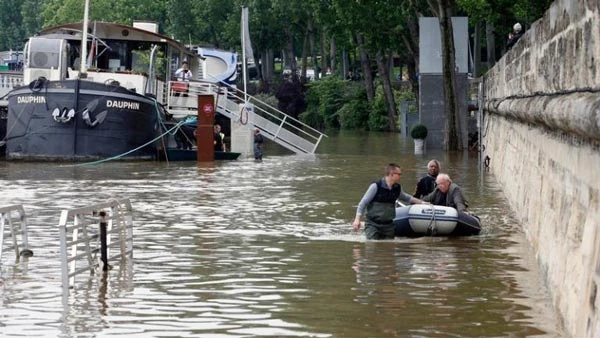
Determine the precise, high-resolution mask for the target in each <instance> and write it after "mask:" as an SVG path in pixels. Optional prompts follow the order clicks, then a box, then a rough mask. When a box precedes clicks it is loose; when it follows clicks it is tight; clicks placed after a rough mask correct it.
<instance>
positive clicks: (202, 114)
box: [196, 94, 215, 162]
mask: <svg viewBox="0 0 600 338" xmlns="http://www.w3.org/2000/svg"><path fill="white" fill-rule="evenodd" d="M214 123H215V98H214V96H213V95H210V94H209V95H198V126H197V128H196V144H197V149H198V153H197V160H198V162H210V161H214V160H215V150H214V149H215V147H214V140H215V139H214V132H213V126H214Z"/></svg>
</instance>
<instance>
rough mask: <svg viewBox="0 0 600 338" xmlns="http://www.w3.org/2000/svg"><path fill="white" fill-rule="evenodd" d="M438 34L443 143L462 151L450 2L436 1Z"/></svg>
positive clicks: (447, 0)
mask: <svg viewBox="0 0 600 338" xmlns="http://www.w3.org/2000/svg"><path fill="white" fill-rule="evenodd" d="M438 6H439V7H438V8H439V12H438V13H439V21H440V34H441V37H442V73H443V82H444V111H445V115H446V135H445V137H444V139H445V140H444V143H445V145H446V149H447V150H462V149H463V144H462V137H461V132H460V118H459V117H458V101H457V98H456V68H455V67H456V60H455V51H454V38H453V36H454V34H453V30H452V20H451V18H452V4H451V0H438Z"/></svg>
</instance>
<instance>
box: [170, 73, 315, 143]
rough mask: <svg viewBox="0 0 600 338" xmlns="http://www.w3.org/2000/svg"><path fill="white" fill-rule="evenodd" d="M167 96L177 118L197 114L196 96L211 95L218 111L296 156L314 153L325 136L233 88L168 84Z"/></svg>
mask: <svg viewBox="0 0 600 338" xmlns="http://www.w3.org/2000/svg"><path fill="white" fill-rule="evenodd" d="M168 93H169V95H168V103H167V105H168V109H169V112H170V113H171V114H173V115H174V116H175V117H177V118H182V117H185V116H189V115H195V114H196V111H197V100H198V99H197V97H198V95H204V94H210V95H214V96H215V105H216V107H217V112H219V113H221V114H223V115H225V116H227V117H229V118H230V119H233V120H236V121H239V122H240V123H241V124H244V125H247V126H248V128H249V129H251V128H258V129H260V130H261V131H262V134H263V136H264V137H266V138H268V139H270V140H272V141H274V142H276V143H278V144H280V145H282V146H283V147H285V148H287V149H289V150H291V151H293V152H295V153H299V154H314V153H315V151H316V149H317V147H318V145H319V143H320V142H321V140H322V139H323V137H326V135H325V134H324V133H322V132H320V131H318V130H316V129H314V128H312V127H310V126H309V125H307V124H305V123H303V122H302V121H300V120H298V119H296V118H294V117H292V116H289V115H287V114H285V113H283V112H281V111H280V110H278V109H277V108H275V107H273V106H271V105H269V104H268V103H266V102H264V101H262V100H260V99H258V98H256V97H253V96H250V95H247V94H245V93H244V92H243V91H242V90H239V89H237V88H235V87H233V86H228V85H218V84H215V83H210V82H200V81H190V82H178V81H171V82H169V85H168Z"/></svg>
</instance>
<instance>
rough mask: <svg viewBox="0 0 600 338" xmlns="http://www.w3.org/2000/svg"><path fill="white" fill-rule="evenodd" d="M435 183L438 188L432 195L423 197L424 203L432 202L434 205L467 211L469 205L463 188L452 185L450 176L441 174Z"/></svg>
mask: <svg viewBox="0 0 600 338" xmlns="http://www.w3.org/2000/svg"><path fill="white" fill-rule="evenodd" d="M435 183H436V184H437V187H436V188H435V190H434V191H433V192H432V193H431V194H429V195H427V196H425V197H423V201H427V202H431V204H433V205H443V206H446V207H452V208H454V209H456V210H458V211H463V212H465V211H467V207H468V206H469V205H468V203H467V201H466V200H465V198H464V196H463V194H462V190H461V188H460V187H459V186H458V185H457V184H456V183H452V180H451V179H450V176H448V174H439V175H438V176H437V178H436V180H435Z"/></svg>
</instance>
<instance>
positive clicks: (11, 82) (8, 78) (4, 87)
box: [0, 72, 23, 100]
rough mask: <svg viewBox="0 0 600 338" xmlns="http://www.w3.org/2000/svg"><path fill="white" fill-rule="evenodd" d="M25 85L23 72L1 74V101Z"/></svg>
mask: <svg viewBox="0 0 600 338" xmlns="http://www.w3.org/2000/svg"><path fill="white" fill-rule="evenodd" d="M22 85H23V72H0V100H3V97H4V96H5V95H6V94H8V92H10V91H11V90H13V89H14V88H17V87H20V86H22Z"/></svg>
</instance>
